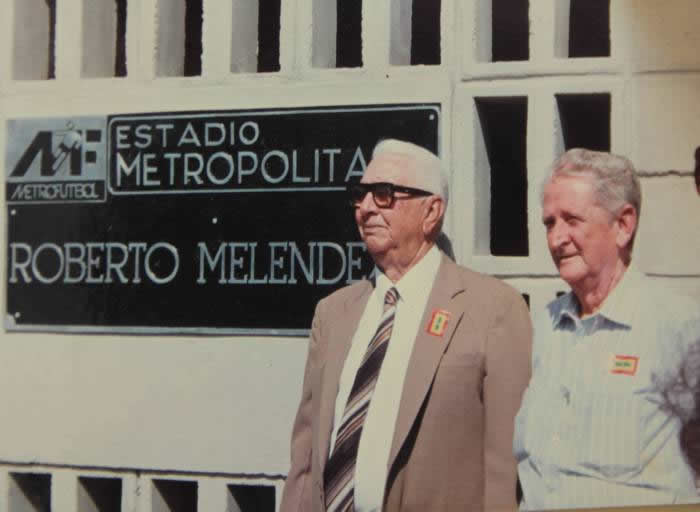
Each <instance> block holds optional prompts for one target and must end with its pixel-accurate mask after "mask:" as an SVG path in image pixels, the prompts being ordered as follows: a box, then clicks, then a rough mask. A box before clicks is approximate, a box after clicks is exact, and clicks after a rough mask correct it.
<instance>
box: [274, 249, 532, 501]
mask: <svg viewBox="0 0 700 512" xmlns="http://www.w3.org/2000/svg"><path fill="white" fill-rule="evenodd" d="M372 291H373V288H372V284H371V283H370V282H368V281H362V282H359V283H355V284H353V285H351V286H348V287H345V288H343V289H341V290H338V291H337V292H335V293H333V294H331V295H330V296H328V297H326V298H325V299H323V300H322V301H320V302H319V303H318V305H317V307H316V313H315V315H314V320H313V324H312V330H311V338H310V341H309V354H308V359H307V363H306V370H305V374H304V384H303V391H302V397H301V404H300V406H299V411H298V413H297V416H296V420H295V423H294V428H293V431H292V449H291V468H290V471H289V475H288V477H287V482H286V484H285V488H284V492H283V496H282V504H281V510H282V512H292V511H294V512H297V511H304V512H308V511H314V512H320V511H322V510H324V507H323V503H324V495H323V469H324V466H325V464H326V461H327V460H328V450H329V443H330V437H331V432H332V428H333V424H332V423H333V414H334V407H335V400H336V395H337V393H338V383H339V380H340V373H341V371H342V369H343V364H344V362H345V358H346V356H347V353H348V350H349V348H350V344H351V341H352V338H353V335H354V333H355V330H356V328H357V326H358V323H359V321H360V317H361V316H362V313H363V311H364V309H365V306H366V304H367V301H368V299H369V297H370V294H371V293H372ZM435 310H444V311H448V312H449V314H450V317H449V322H448V325H447V329H446V331H445V332H444V333H443V334H442V336H435V335H433V334H430V333H429V332H428V330H427V326H428V323H429V321H430V319H431V317H432V314H433V312H434V311H435ZM531 338H532V327H531V324H530V318H529V314H528V310H527V308H526V306H525V303H524V301H523V299H522V297H521V296H520V295H519V294H518V293H517V292H516V291H515V290H514V289H512V288H511V287H510V286H508V285H506V284H504V283H502V282H500V281H498V280H496V279H493V278H491V277H488V276H484V275H481V274H477V273H475V272H472V271H470V270H468V269H466V268H464V267H460V266H458V265H456V264H454V263H453V262H452V261H450V260H449V259H448V258H446V257H445V256H442V261H441V264H440V267H439V269H438V273H437V276H436V279H435V283H434V285H433V289H432V290H431V293H430V297H429V298H428V304H427V306H426V310H425V312H424V315H423V319H422V320H421V324H420V329H419V332H418V334H417V336H416V339H415V343H414V347H413V352H412V354H411V359H410V362H409V365H408V370H407V374H406V378H405V382H404V388H403V393H402V397H401V404H400V406H399V413H398V418H397V421H396V425H395V430H394V438H393V442H392V446H391V451H390V455H389V471H388V477H387V482H386V491H385V497H384V507H383V510H385V511H390V512H394V511H420V512H427V511H442V510H460V511H463V510H474V511H481V510H487V511H491V510H499V511H500V510H515V509H516V501H515V487H516V463H515V459H514V457H513V455H512V444H513V441H512V438H513V421H514V418H515V414H516V413H517V411H518V408H519V406H520V399H521V396H522V393H523V391H524V389H525V387H526V386H527V383H528V380H529V378H530V350H531Z"/></svg>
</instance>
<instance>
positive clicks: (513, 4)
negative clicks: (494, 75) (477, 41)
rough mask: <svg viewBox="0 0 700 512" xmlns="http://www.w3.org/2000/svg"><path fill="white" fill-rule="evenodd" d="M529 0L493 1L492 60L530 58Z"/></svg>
mask: <svg viewBox="0 0 700 512" xmlns="http://www.w3.org/2000/svg"><path fill="white" fill-rule="evenodd" d="M528 10H529V2H528V0H491V60H492V61H493V62H499V61H514V60H528V59H529V58H530V20H529V12H528Z"/></svg>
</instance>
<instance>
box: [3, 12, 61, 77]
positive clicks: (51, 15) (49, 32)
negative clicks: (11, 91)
mask: <svg viewBox="0 0 700 512" xmlns="http://www.w3.org/2000/svg"><path fill="white" fill-rule="evenodd" d="M14 1H15V19H14V23H13V30H14V52H13V59H12V77H13V78H14V79H16V80H47V79H53V78H56V52H55V50H56V0H14Z"/></svg>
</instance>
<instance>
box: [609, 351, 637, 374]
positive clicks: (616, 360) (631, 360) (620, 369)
mask: <svg viewBox="0 0 700 512" xmlns="http://www.w3.org/2000/svg"><path fill="white" fill-rule="evenodd" d="M638 366H639V357H637V356H625V355H621V354H612V355H611V358H610V373H615V374H618V375H636V373H637V367H638Z"/></svg>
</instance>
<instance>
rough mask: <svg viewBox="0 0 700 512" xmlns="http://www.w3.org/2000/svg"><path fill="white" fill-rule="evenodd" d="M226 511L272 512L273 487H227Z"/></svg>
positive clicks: (273, 502) (273, 505)
mask: <svg viewBox="0 0 700 512" xmlns="http://www.w3.org/2000/svg"><path fill="white" fill-rule="evenodd" d="M226 510H236V511H239V512H274V510H275V487H274V486H272V485H233V484H232V485H229V486H228V503H227V508H226Z"/></svg>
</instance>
